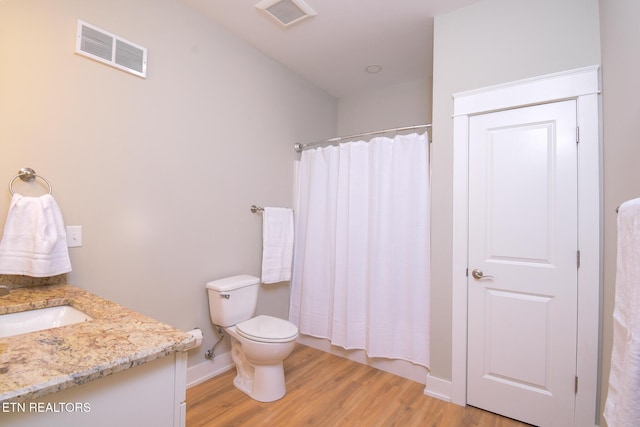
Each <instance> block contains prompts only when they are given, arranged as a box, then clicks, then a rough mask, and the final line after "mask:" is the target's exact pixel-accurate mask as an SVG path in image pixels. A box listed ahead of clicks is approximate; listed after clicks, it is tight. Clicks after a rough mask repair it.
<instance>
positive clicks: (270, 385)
mask: <svg viewBox="0 0 640 427" xmlns="http://www.w3.org/2000/svg"><path fill="white" fill-rule="evenodd" d="M259 284H260V280H259V279H258V278H256V277H252V276H246V275H242V276H234V277H230V278H226V279H220V280H215V281H212V282H209V283H207V291H208V295H209V309H210V314H211V320H212V322H213V323H214V324H215V325H217V326H220V327H222V328H224V330H225V331H226V332H227V333H228V334H229V336H230V337H231V357H232V359H233V361H234V363H235V365H236V371H237V374H236V377H235V378H234V380H233V384H234V386H235V387H236V388H237V389H239V390H240V391H242V392H244V393H246V394H247V395H248V396H249V397H251V398H252V399H255V400H257V401H260V402H272V401H274V400H278V399H280V398H282V397H283V396H284V395H285V393H286V386H285V376H284V365H283V361H284V359H285V358H286V357H287V356H289V355H290V354H291V352H292V351H293V348H294V346H295V340H296V338H297V337H298V328H297V327H296V326H295V325H294V324H293V323H291V322H288V321H286V320H283V319H279V318H276V317H272V316H266V315H260V316H256V317H253V315H254V312H255V305H256V303H257V293H258V291H257V290H258V287H259Z"/></svg>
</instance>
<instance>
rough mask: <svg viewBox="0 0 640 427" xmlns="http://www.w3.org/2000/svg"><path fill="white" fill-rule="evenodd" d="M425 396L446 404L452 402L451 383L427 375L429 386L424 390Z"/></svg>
mask: <svg viewBox="0 0 640 427" xmlns="http://www.w3.org/2000/svg"><path fill="white" fill-rule="evenodd" d="M424 394H426V395H427V396H431V397H435V398H436V399H440V400H444V401H445V402H451V381H449V380H443V379H442V378H438V377H432V376H431V374H427V385H426V387H425V388H424Z"/></svg>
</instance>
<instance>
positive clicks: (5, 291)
mask: <svg viewBox="0 0 640 427" xmlns="http://www.w3.org/2000/svg"><path fill="white" fill-rule="evenodd" d="M5 295H9V288H8V287H6V286H3V285H0V297H3V296H5Z"/></svg>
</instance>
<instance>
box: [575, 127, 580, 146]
mask: <svg viewBox="0 0 640 427" xmlns="http://www.w3.org/2000/svg"><path fill="white" fill-rule="evenodd" d="M576 143H578V144H579V143H580V128H579V127H576Z"/></svg>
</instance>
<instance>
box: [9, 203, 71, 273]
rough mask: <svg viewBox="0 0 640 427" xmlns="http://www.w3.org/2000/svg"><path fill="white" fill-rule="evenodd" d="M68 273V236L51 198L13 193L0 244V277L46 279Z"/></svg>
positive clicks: (69, 269) (59, 213)
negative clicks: (15, 275)
mask: <svg viewBox="0 0 640 427" xmlns="http://www.w3.org/2000/svg"><path fill="white" fill-rule="evenodd" d="M69 271H71V261H70V260H69V251H68V249H67V234H66V230H65V226H64V222H63V220H62V213H61V212H60V208H59V207H58V204H57V203H56V201H55V199H54V198H53V196H52V195H50V194H45V195H44V196H40V197H27V196H23V195H21V194H17V193H16V194H14V195H13V197H12V198H11V205H10V207H9V213H8V214H7V221H6V223H5V226H4V235H3V236H2V240H1V241H0V274H19V275H25V276H32V277H48V276H55V275H58V274H62V273H67V272H69Z"/></svg>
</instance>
